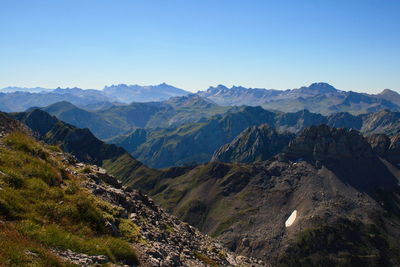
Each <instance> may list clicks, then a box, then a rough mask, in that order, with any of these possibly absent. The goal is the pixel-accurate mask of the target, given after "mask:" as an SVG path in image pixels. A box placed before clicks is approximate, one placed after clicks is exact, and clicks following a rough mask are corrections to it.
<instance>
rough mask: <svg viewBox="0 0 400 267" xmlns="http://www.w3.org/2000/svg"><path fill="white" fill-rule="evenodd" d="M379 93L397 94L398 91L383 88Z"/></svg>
mask: <svg viewBox="0 0 400 267" xmlns="http://www.w3.org/2000/svg"><path fill="white" fill-rule="evenodd" d="M379 95H399V93H398V92H396V91H394V90H391V89H384V90H383V91H382V92H380V93H379Z"/></svg>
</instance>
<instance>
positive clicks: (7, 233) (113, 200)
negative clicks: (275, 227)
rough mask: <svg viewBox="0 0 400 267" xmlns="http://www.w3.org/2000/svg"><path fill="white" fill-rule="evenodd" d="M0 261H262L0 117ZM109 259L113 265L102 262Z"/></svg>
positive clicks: (82, 263)
mask: <svg viewBox="0 0 400 267" xmlns="http://www.w3.org/2000/svg"><path fill="white" fill-rule="evenodd" d="M0 136H1V137H0V155H1V157H0V159H1V160H0V244H1V246H0V262H1V263H2V265H4V266H28V265H30V266H31V265H34V266H92V265H105V266H120V265H124V266H137V265H140V266H210V265H211V266H212V265H214V266H235V265H240V266H264V264H263V263H262V262H261V261H256V260H253V259H248V258H245V257H241V256H237V255H235V254H233V253H231V252H229V251H228V250H227V249H225V248H224V247H223V246H222V245H221V244H219V243H218V242H216V241H214V240H212V239H211V238H210V237H208V236H205V235H203V234H201V233H200V232H199V231H198V230H196V229H195V228H193V227H191V226H189V225H188V224H186V223H183V222H181V221H179V220H178V219H177V218H175V217H172V216H170V215H168V214H167V213H166V212H164V211H163V210H162V209H161V208H160V207H158V206H157V205H155V204H154V202H153V201H152V200H151V199H149V198H148V197H147V196H145V195H143V194H141V193H140V192H138V191H136V190H133V189H130V188H126V187H123V186H122V185H121V183H120V182H119V181H118V180H117V179H115V178H114V177H113V176H110V175H108V174H107V173H106V172H105V170H104V169H101V168H99V167H97V166H95V165H87V164H83V163H80V162H78V161H77V160H76V159H75V158H74V157H72V156H70V155H68V154H65V153H63V152H61V150H59V148H57V147H55V146H46V145H43V144H42V143H40V142H37V141H36V140H34V139H33V138H32V137H31V136H30V133H29V131H27V130H26V128H25V127H23V126H22V125H20V124H19V123H17V122H16V121H13V120H10V119H9V118H7V117H6V116H5V115H4V114H0ZM111 263H113V264H115V265H110V264H111Z"/></svg>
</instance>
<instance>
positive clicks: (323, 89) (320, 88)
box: [299, 82, 338, 93]
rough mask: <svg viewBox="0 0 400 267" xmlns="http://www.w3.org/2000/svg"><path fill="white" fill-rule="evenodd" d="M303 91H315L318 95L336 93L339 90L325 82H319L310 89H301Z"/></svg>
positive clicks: (309, 87) (310, 86) (311, 85)
mask: <svg viewBox="0 0 400 267" xmlns="http://www.w3.org/2000/svg"><path fill="white" fill-rule="evenodd" d="M299 90H301V91H313V92H317V93H335V92H337V91H338V90H337V89H336V88H335V87H333V86H332V85H330V84H329V83H325V82H317V83H312V84H310V85H309V86H308V87H301V88H299Z"/></svg>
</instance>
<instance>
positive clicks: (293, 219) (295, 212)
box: [285, 210, 297, 227]
mask: <svg viewBox="0 0 400 267" xmlns="http://www.w3.org/2000/svg"><path fill="white" fill-rule="evenodd" d="M296 217H297V210H294V211H293V212H292V214H290V216H289V218H288V219H287V220H286V222H285V226H286V227H290V226H291V225H292V224H293V223H294V221H295V220H296Z"/></svg>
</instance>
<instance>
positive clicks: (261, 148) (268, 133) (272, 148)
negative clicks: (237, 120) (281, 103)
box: [211, 124, 295, 162]
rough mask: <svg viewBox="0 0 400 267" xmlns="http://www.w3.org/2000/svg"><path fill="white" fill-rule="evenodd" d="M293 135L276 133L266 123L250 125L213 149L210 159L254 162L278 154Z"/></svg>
mask: <svg viewBox="0 0 400 267" xmlns="http://www.w3.org/2000/svg"><path fill="white" fill-rule="evenodd" d="M294 137H295V135H294V134H291V133H278V132H277V131H276V130H275V129H274V128H272V127H270V126H269V125H268V124H262V125H260V126H252V127H249V128H247V129H246V130H244V131H243V132H241V133H240V134H239V135H238V136H237V137H236V138H235V139H234V140H233V141H232V142H230V143H228V144H225V145H223V146H222V147H220V148H219V149H218V150H217V151H215V153H214V155H213V157H212V160H211V161H220V162H254V161H263V160H267V159H269V158H271V157H272V156H274V155H276V154H278V153H279V152H281V151H282V149H283V148H284V147H286V146H287V145H288V144H289V142H290V141H291V140H292V139H293V138H294Z"/></svg>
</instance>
